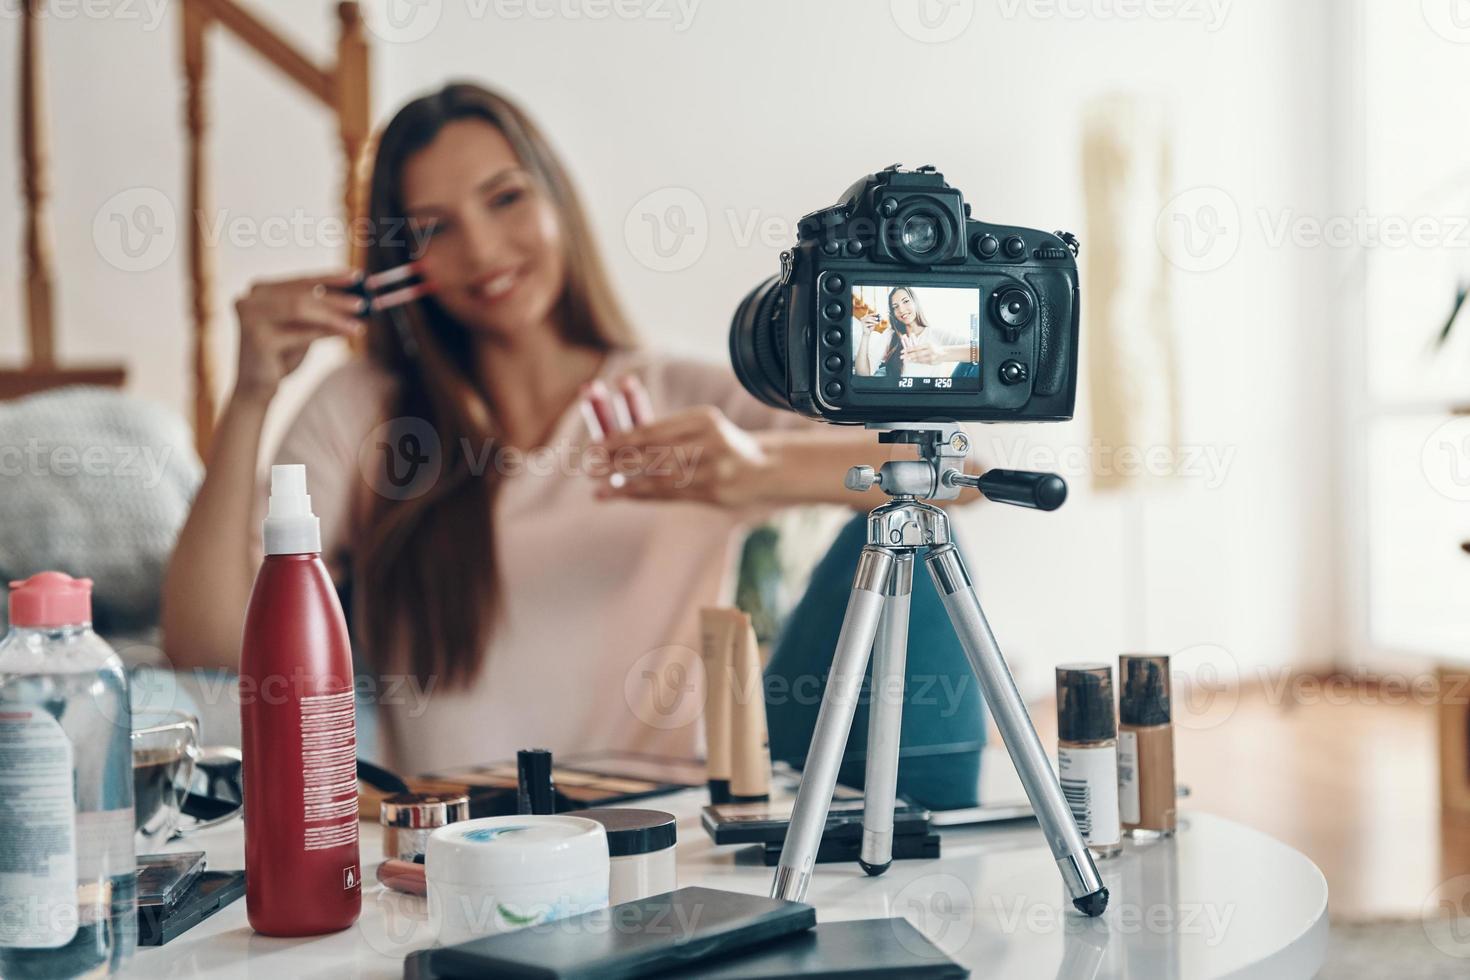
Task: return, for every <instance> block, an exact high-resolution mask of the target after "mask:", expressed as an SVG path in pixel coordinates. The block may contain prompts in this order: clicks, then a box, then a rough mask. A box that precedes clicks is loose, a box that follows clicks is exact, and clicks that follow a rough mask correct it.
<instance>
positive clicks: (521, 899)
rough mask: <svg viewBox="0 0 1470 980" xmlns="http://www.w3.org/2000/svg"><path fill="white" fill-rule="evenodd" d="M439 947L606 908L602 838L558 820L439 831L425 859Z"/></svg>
mask: <svg viewBox="0 0 1470 980" xmlns="http://www.w3.org/2000/svg"><path fill="white" fill-rule="evenodd" d="M424 873H425V877H426V878H427V879H428V887H429V896H428V898H429V921H430V923H431V926H432V928H433V930H434V934H435V936H436V938H437V941H438V943H439V944H440V945H441V946H449V945H453V944H455V943H462V942H466V941H468V940H470V939H474V938H477V937H479V936H488V935H492V934H494V933H498V932H510V931H512V930H514V929H520V928H524V927H525V926H532V925H540V924H541V923H544V922H552V921H555V920H556V919H563V918H566V917H567V916H571V915H579V914H581V913H583V912H589V911H592V910H593V909H600V908H605V907H606V906H607V896H608V874H609V866H608V853H607V834H606V832H605V831H604V830H603V828H602V824H600V823H598V822H596V821H595V820H585V819H583V818H581V817H574V816H568V815H562V814H540V815H531V814H525V815H518V816H506V817H485V818H482V819H479V820H465V821H461V822H459V823H453V824H450V825H449V826H447V827H440V828H439V829H438V830H436V831H434V832H433V833H432V834H430V835H429V846H428V851H427V853H426V855H425V858H424Z"/></svg>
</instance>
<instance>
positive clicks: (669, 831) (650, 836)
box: [577, 807, 679, 905]
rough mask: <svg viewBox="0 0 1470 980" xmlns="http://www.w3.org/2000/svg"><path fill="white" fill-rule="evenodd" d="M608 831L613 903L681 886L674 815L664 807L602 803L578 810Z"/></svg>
mask: <svg viewBox="0 0 1470 980" xmlns="http://www.w3.org/2000/svg"><path fill="white" fill-rule="evenodd" d="M577 816H579V817H586V818H587V819H588V820H596V821H597V822H598V823H600V824H602V826H603V828H604V829H605V830H606V831H607V853H608V855H609V857H610V859H611V874H610V876H609V880H608V888H607V892H608V894H607V900H608V903H609V904H611V905H619V904H621V903H623V902H632V901H636V900H637V899H640V898H647V897H648V896H650V895H661V894H663V893H664V892H671V891H673V890H674V889H676V888H678V887H679V883H678V880H677V875H676V873H675V870H674V842H675V839H676V837H677V834H676V833H675V825H674V815H673V814H672V813H665V812H664V811H662V810H637V809H633V808H631V807H628V808H624V807H599V808H597V809H592V810H578V811H577Z"/></svg>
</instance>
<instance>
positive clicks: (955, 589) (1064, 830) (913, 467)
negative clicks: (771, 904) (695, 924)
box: [771, 423, 1108, 916]
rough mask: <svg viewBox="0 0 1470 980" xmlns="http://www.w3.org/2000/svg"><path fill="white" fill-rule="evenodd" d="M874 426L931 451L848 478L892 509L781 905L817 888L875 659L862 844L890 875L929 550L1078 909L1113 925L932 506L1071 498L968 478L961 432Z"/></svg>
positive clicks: (810, 761)
mask: <svg viewBox="0 0 1470 980" xmlns="http://www.w3.org/2000/svg"><path fill="white" fill-rule="evenodd" d="M868 428H870V429H875V430H877V431H878V441H879V442H884V443H908V444H912V445H916V446H918V448H919V457H920V458H919V459H916V460H893V461H890V462H887V463H884V464H883V466H882V468H881V469H880V470H878V471H877V472H874V470H873V468H872V467H870V466H855V467H853V468H852V469H851V470H849V471H848V474H847V480H846V485H847V488H848V489H849V490H855V491H859V492H861V491H864V490H868V489H869V488H871V487H872V486H874V485H875V484H876V485H878V486H879V487H880V488H881V489H882V490H883V492H884V493H886V494H888V495H889V496H890V497H892V498H893V500H892V501H891V502H889V503H886V504H883V505H882V506H880V507H877V508H875V509H874V510H873V511H872V513H870V514H869V515H868V544H867V546H866V547H865V548H863V552H862V556H861V557H860V558H859V559H858V568H857V576H856V577H855V579H854V580H853V585H852V595H851V597H850V598H849V599H848V604H847V612H846V614H845V615H844V616H843V619H842V630H841V632H840V633H839V634H838V637H837V650H836V652H835V653H834V654H833V655H832V669H831V671H830V672H829V674H828V677H827V689H826V692H825V693H824V694H823V696H822V706H821V708H820V709H818V711H817V722H816V728H815V729H814V730H813V732H812V742H811V748H810V749H809V750H808V752H807V758H806V765H805V767H804V768H803V770H802V778H801V786H800V788H799V789H798V790H797V793H796V805H795V808H794V809H793V810H792V812H791V825H790V828H789V829H788V831H787V833H786V842H785V844H784V845H782V848H781V859H780V862H779V864H778V865H777V867H776V876H775V879H774V881H773V882H772V883H771V895H772V897H773V898H784V899H790V900H792V901H800V900H801V899H802V897H803V896H804V895H805V894H806V889H807V885H808V884H810V882H811V877H812V868H813V864H814V862H815V861H816V854H817V845H818V844H819V843H820V841H821V837H822V830H823V828H824V827H825V826H826V823H827V810H828V808H829V807H830V806H831V803H832V792H833V790H834V788H835V787H836V785H837V769H838V766H839V765H840V764H841V762H842V751H843V748H844V747H845V746H846V744H847V736H848V732H849V731H850V730H851V728H852V716H853V712H854V710H855V709H856V707H857V697H858V693H859V690H860V688H861V687H862V681H863V674H864V672H865V670H866V668H867V664H868V657H869V655H870V654H871V655H872V657H873V700H872V706H871V709H870V713H869V717H868V752H867V769H866V780H865V787H866V788H865V792H864V803H863V842H862V851H861V855H862V856H861V859H860V860H859V862H858V863H859V864H860V865H861V866H862V868H863V870H864V871H866V872H867V873H868V874H870V875H878V874H882V873H883V872H884V871H886V870H888V865H889V864H890V863H891V862H892V848H893V807H894V798H895V795H896V793H897V784H898V747H899V746H898V742H899V729H900V723H901V720H902V711H903V680H904V660H905V657H906V656H907V646H908V627H909V596H910V592H911V591H912V587H913V580H914V559H915V556H916V555H917V553H918V551H919V549H921V548H927V549H928V554H927V556H926V557H925V559H924V560H925V563H926V564H927V565H928V566H929V573H930V575H932V576H933V578H934V584H935V586H936V588H937V589H938V590H939V595H940V599H941V601H942V602H943V603H944V609H945V611H946V612H947V613H948V614H949V619H950V623H951V624H952V625H953V626H954V631H955V633H956V634H957V635H958V636H959V639H960V642H961V643H962V644H963V646H964V648H965V655H966V656H967V657H968V658H969V661H970V667H971V669H973V670H974V671H975V676H976V677H977V678H979V681H980V689H981V692H982V693H983V694H984V696H985V702H986V703H987V704H988V705H989V706H990V710H991V712H992V713H993V714H994V716H995V722H996V725H997V726H998V727H999V728H1000V733H1001V737H1002V739H1003V740H1004V742H1005V745H1006V749H1007V750H1008V751H1009V752H1010V755H1011V761H1012V762H1013V763H1015V766H1016V771H1017V773H1019V775H1020V777H1021V783H1022V785H1024V786H1025V788H1026V795H1027V796H1028V797H1029V798H1030V799H1031V806H1032V808H1033V809H1034V810H1035V811H1036V819H1037V822H1038V823H1040V825H1041V830H1042V833H1043V834H1045V835H1046V839H1047V843H1048V844H1049V845H1050V846H1051V852H1052V856H1053V857H1054V858H1056V862H1057V867H1058V868H1059V869H1060V870H1061V873H1062V879H1063V881H1065V883H1066V886H1067V891H1068V893H1069V894H1070V895H1071V896H1072V904H1073V905H1074V906H1076V907H1077V909H1078V910H1079V911H1081V912H1083V913H1085V914H1087V915H1093V916H1095V915H1101V914H1102V912H1103V909H1105V908H1106V907H1107V904H1108V890H1107V889H1106V888H1104V887H1103V884H1102V879H1101V878H1100V877H1099V876H1098V873H1097V866H1096V865H1095V864H1093V861H1092V855H1091V854H1090V853H1089V852H1088V850H1087V845H1086V844H1085V843H1084V842H1083V840H1082V834H1081V833H1080V832H1079V831H1078V829H1077V823H1076V821H1075V820H1074V819H1073V818H1072V812H1071V811H1070V810H1069V809H1068V808H1067V804H1066V802H1065V801H1064V800H1063V799H1062V790H1061V785H1060V784H1059V783H1058V782H1057V777H1056V776H1055V774H1054V773H1053V772H1052V768H1051V763H1050V762H1048V761H1047V758H1046V753H1045V752H1044V751H1043V750H1042V748H1041V740H1040V739H1039V738H1037V736H1036V729H1035V728H1034V727H1032V724H1031V718H1030V716H1029V715H1027V713H1026V706H1025V704H1024V703H1023V702H1022V701H1021V695H1020V693H1019V692H1018V691H1017V690H1016V683H1015V681H1014V680H1012V678H1011V672H1010V670H1009V669H1008V668H1007V667H1006V663H1005V658H1004V657H1003V656H1002V654H1001V651H1000V647H999V645H998V644H997V643H996V640H995V634H994V633H992V632H991V631H990V624H989V623H987V622H986V620H985V613H984V611H983V610H982V609H981V608H980V600H979V599H978V598H976V596H975V590H974V589H973V588H972V587H971V586H970V577H969V574H968V573H967V572H966V571H965V565H964V562H963V561H962V560H961V559H960V553H959V551H958V550H957V549H956V548H955V545H954V541H953V539H952V537H951V535H950V531H949V518H948V516H947V515H946V514H945V513H944V511H943V510H941V509H940V508H938V507H935V506H933V505H931V504H927V503H925V502H924V498H927V499H930V500H953V499H954V498H955V497H958V496H959V492H960V488H961V487H974V488H976V489H978V490H979V491H980V492H981V493H983V494H985V496H986V497H988V498H989V499H991V500H996V501H1000V502H1002V503H1009V504H1016V505H1019V506H1023V507H1035V508H1038V509H1040V510H1055V509H1056V508H1058V507H1060V506H1061V505H1062V502H1063V501H1064V500H1065V499H1066V496H1067V485H1066V484H1065V483H1063V482H1062V479H1061V478H1060V477H1058V476H1055V475H1052V474H1049V473H1027V472H1021V471H1016V470H991V471H990V472H988V473H986V474H985V475H984V476H980V477H976V476H968V475H966V474H965V473H964V471H963V469H962V465H963V461H964V458H965V455H966V454H967V453H969V451H970V440H969V437H968V436H966V435H965V433H964V432H963V431H962V430H961V429H960V427H959V426H958V425H956V424H954V423H903V424H896V425H889V424H876V423H870V424H869V425H868Z"/></svg>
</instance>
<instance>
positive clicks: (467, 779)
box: [425, 753, 704, 816]
mask: <svg viewBox="0 0 1470 980" xmlns="http://www.w3.org/2000/svg"><path fill="white" fill-rule="evenodd" d="M425 778H426V779H430V780H433V781H434V782H436V783H440V784H445V783H453V784H457V785H462V786H464V787H465V788H466V791H467V792H468V794H469V797H470V813H471V815H472V816H480V815H482V814H483V815H489V814H492V813H500V812H508V813H513V812H515V803H516V789H517V769H516V762H515V761H514V760H506V761H503V762H490V763H486V764H484V765H476V766H465V767H462V768H457V769H448V770H444V771H441V772H436V773H433V774H431V775H429V776H426V777H425ZM551 778H552V783H553V784H554V785H555V787H556V809H557V810H558V811H562V810H574V809H578V808H581V807H590V806H605V805H607V804H611V803H623V802H627V801H630V800H637V799H643V798H644V797H649V796H657V795H660V794H663V793H672V792H675V791H677V790H680V789H684V788H685V787H688V786H698V785H702V784H703V782H704V773H703V771H702V769H701V768H700V767H699V764H698V763H697V762H696V761H694V760H688V759H672V758H665V757H661V756H652V755H643V754H640V753H589V754H584V755H571V756H566V757H558V758H557V760H556V763H555V765H554V766H553V767H552V770H551ZM502 807H504V808H506V809H501V808H502Z"/></svg>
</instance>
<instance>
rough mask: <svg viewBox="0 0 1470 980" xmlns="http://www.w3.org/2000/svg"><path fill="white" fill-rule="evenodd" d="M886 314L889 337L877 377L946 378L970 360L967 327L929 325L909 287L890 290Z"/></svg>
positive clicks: (911, 288)
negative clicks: (958, 366) (890, 334)
mask: <svg viewBox="0 0 1470 980" xmlns="http://www.w3.org/2000/svg"><path fill="white" fill-rule="evenodd" d="M888 314H889V319H890V320H891V321H892V323H893V336H892V339H890V340H889V342H888V352H887V354H885V355H884V357H883V361H882V365H881V368H880V370H879V373H878V376H880V377H885V378H899V377H905V378H947V377H950V376H951V375H952V374H954V371H955V366H956V365H957V364H960V363H962V362H968V361H969V360H970V342H971V339H972V338H971V336H970V328H969V327H968V325H966V326H959V325H956V324H947V323H941V324H931V323H930V322H929V320H928V319H927V318H926V317H925V316H924V310H923V307H922V306H920V304H919V297H918V291H917V290H916V289H914V288H913V287H911V286H894V287H893V288H892V289H890V290H889V291H888Z"/></svg>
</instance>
